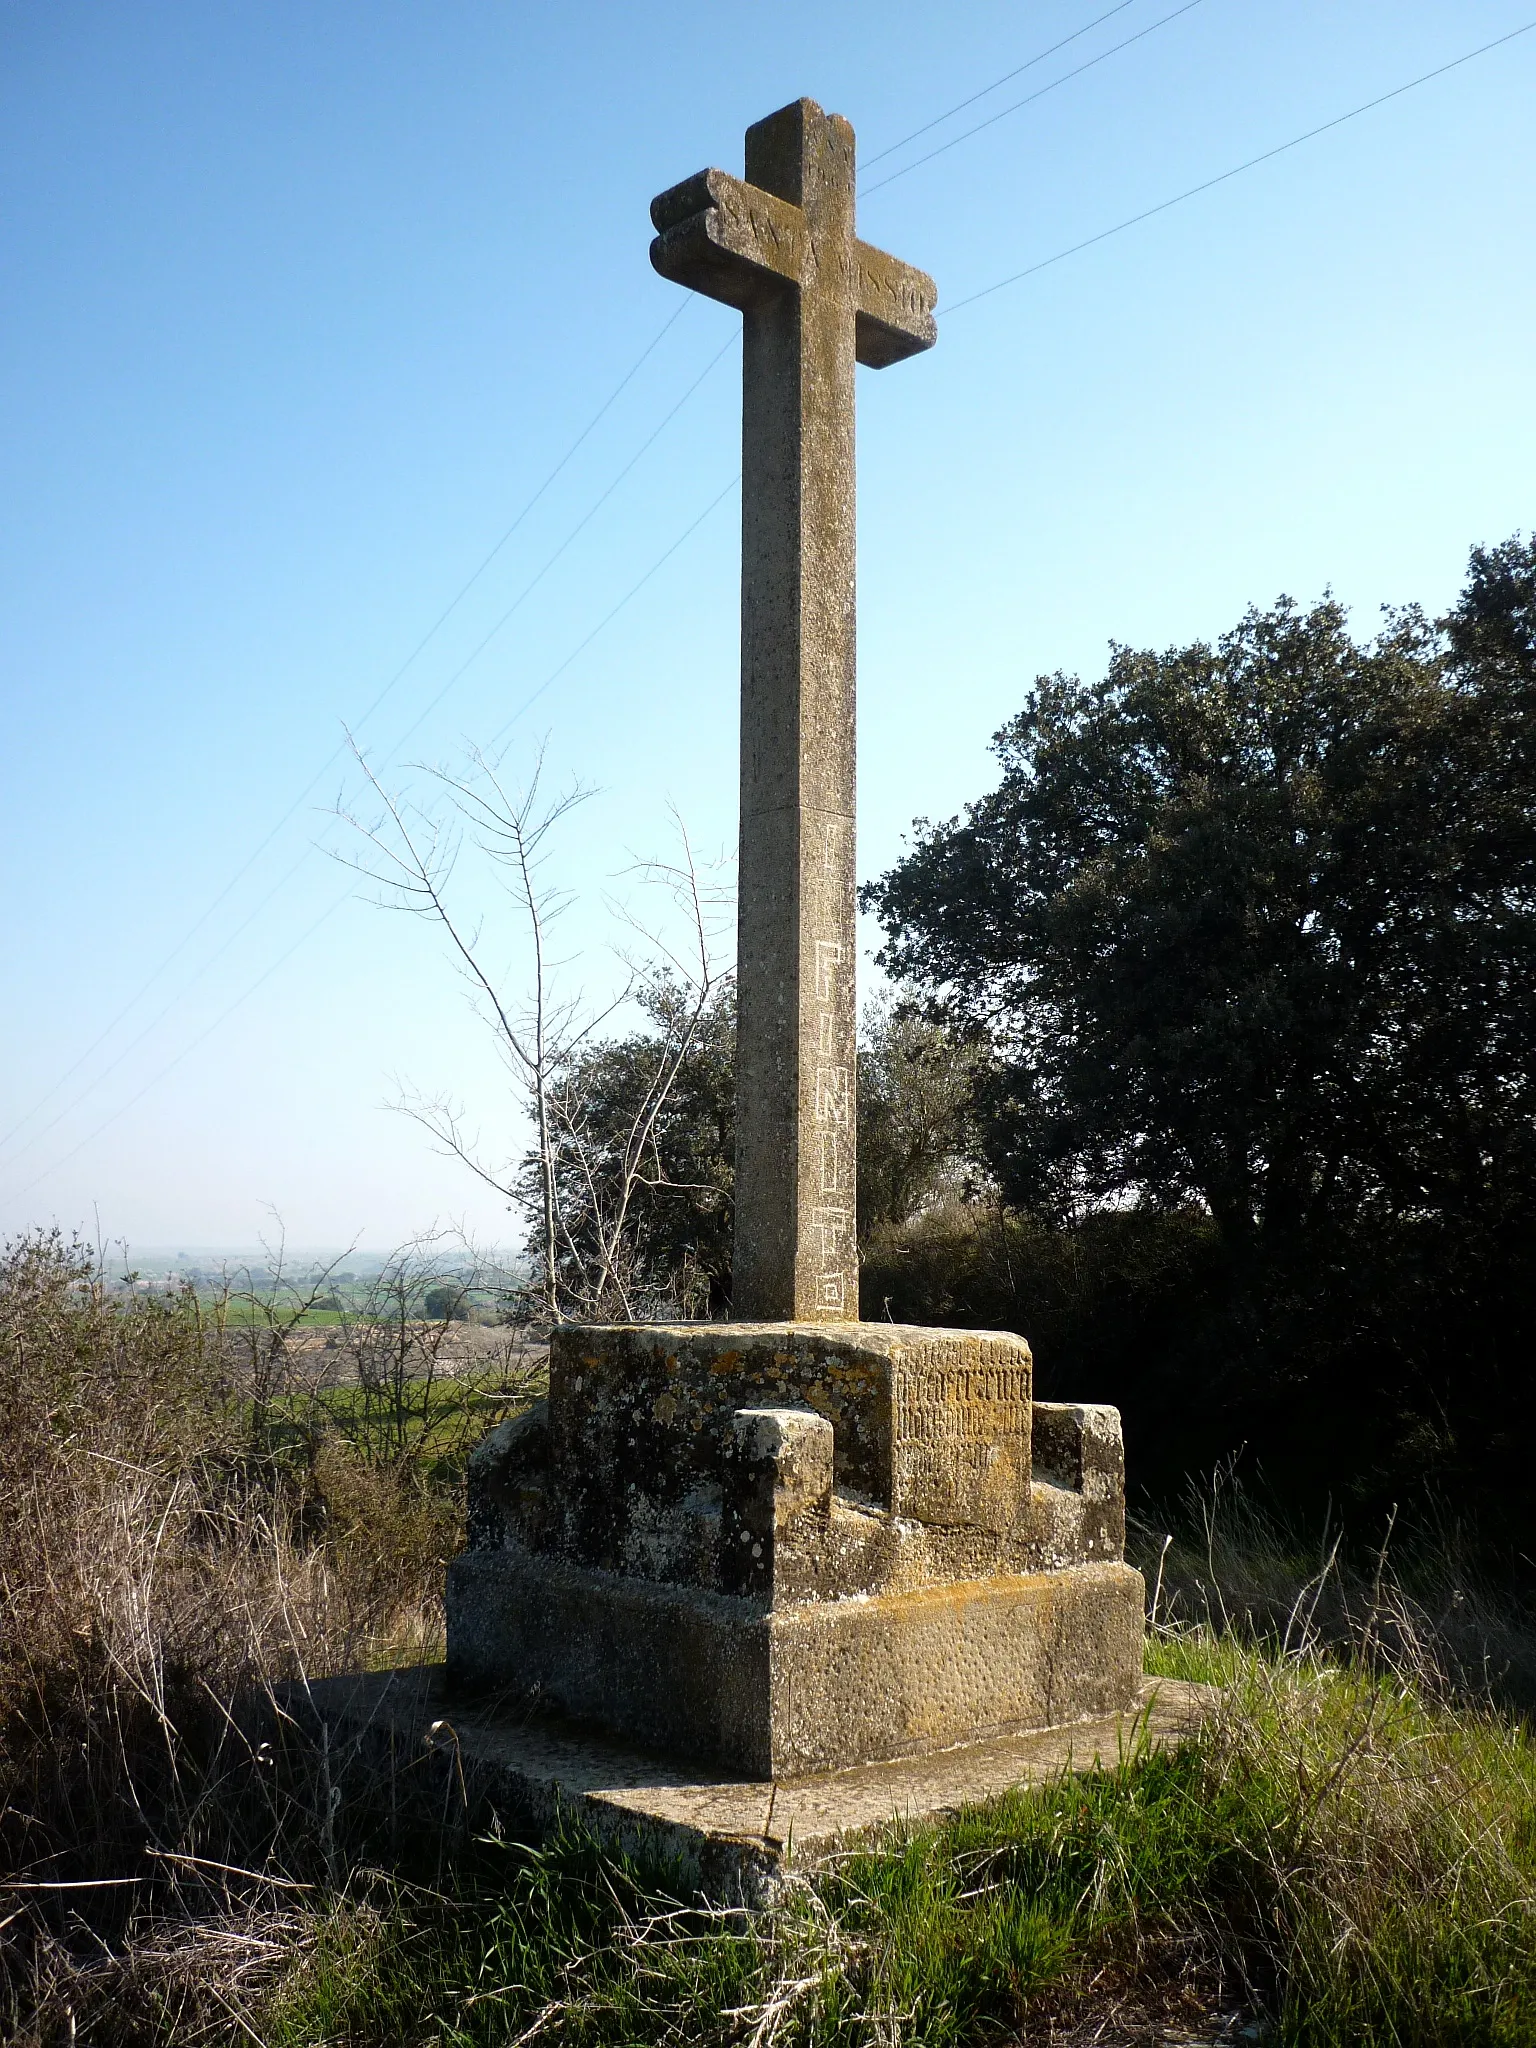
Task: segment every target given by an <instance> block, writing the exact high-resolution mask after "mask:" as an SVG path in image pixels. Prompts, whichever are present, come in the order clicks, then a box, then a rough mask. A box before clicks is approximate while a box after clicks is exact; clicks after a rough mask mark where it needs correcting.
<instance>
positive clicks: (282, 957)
mask: <svg viewBox="0 0 1536 2048" xmlns="http://www.w3.org/2000/svg"><path fill="white" fill-rule="evenodd" d="M351 895H352V891H351V890H350V889H348V890H347V892H346V894H345V895H344V896H338V897H337V898H336V900H335V902H334V903H331V904H329V905H328V906H327V907H326V908H325V909H324V910H322V911H321V913H320V915H319V916H318V917H317V918H316V919H315V921H314V923H313V924H311V925H309V926H307V927H306V929H305V930H304V931H302V932H300V934H299V936H298V937H297V938H296V939H295V940H294V941H293V943H292V944H291V945H290V946H289V947H287V949H286V950H285V951H284V952H282V953H280V954H279V955H278V956H277V958H276V959H275V960H274V961H273V962H272V964H271V965H270V966H269V967H264V968H263V969H262V971H261V973H260V974H258V975H257V977H256V979H255V980H254V981H253V982H252V983H251V984H250V986H249V987H248V988H246V989H244V990H242V992H241V993H240V994H239V995H238V996H236V997H235V1000H234V1001H233V1002H232V1003H230V1004H228V1005H227V1007H226V1008H224V1009H222V1010H221V1011H220V1012H219V1014H218V1016H217V1017H215V1018H214V1020H213V1022H212V1023H211V1024H208V1025H206V1026H205V1027H204V1029H203V1030H201V1031H200V1032H199V1033H198V1034H197V1036H196V1038H194V1039H193V1040H192V1042H191V1044H190V1045H184V1046H183V1047H182V1049H181V1051H180V1052H179V1053H177V1055H176V1057H175V1058H174V1059H173V1060H171V1061H170V1062H169V1063H168V1064H167V1065H165V1066H163V1067H162V1068H161V1069H160V1071H159V1073H158V1074H152V1075H151V1076H150V1078H149V1080H147V1081H146V1082H145V1083H144V1085H143V1087H142V1088H140V1089H139V1091H138V1093H137V1094H135V1095H130V1096H129V1098H128V1100H127V1101H126V1102H124V1103H122V1104H120V1105H119V1107H118V1108H116V1109H114V1110H113V1111H112V1114H111V1115H110V1116H108V1117H104V1118H103V1119H102V1121H101V1122H100V1123H99V1124H98V1125H97V1126H96V1128H95V1130H93V1131H90V1132H88V1133H87V1134H86V1136H85V1137H83V1138H82V1139H81V1140H80V1142H79V1143H78V1144H77V1145H72V1146H71V1147H70V1149H69V1151H67V1152H66V1153H65V1154H64V1155H63V1157H62V1158H60V1159H55V1160H54V1161H53V1162H52V1164H51V1165H48V1166H45V1167H44V1168H43V1170H42V1172H41V1173H40V1174H38V1175H37V1176H36V1177H35V1178H34V1179H32V1180H29V1181H28V1182H27V1184H26V1186H25V1187H22V1188H18V1189H17V1190H16V1193H15V1194H14V1195H13V1196H12V1197H11V1199H12V1200H13V1201H20V1200H21V1198H22V1196H23V1195H30V1194H31V1192H32V1190H33V1189H34V1188H35V1187H40V1186H41V1185H42V1183H43V1182H44V1181H45V1180H47V1179H48V1177H49V1176H50V1174H54V1173H57V1172H58V1170H59V1168H60V1167H61V1166H67V1165H68V1164H69V1162H70V1160H71V1159H73V1158H74V1157H75V1156H76V1154H77V1153H80V1152H83V1151H84V1150H85V1148H86V1146H87V1145H93V1144H94V1143H95V1142H96V1140H97V1139H98V1138H99V1137H100V1136H101V1134H102V1132H103V1131H106V1130H110V1129H111V1127H112V1125H113V1124H115V1123H116V1122H117V1120H118V1118H119V1117H124V1116H126V1115H127V1114H128V1112H129V1110H130V1109H132V1108H133V1107H134V1105H135V1104H136V1103H140V1102H142V1101H143V1100H144V1097H145V1096H146V1095H147V1094H148V1093H149V1091H150V1090H151V1089H152V1088H158V1087H159V1085H160V1083H161V1082H162V1081H164V1080H165V1079H166V1078H167V1077H168V1076H169V1075H171V1074H173V1073H174V1072H175V1071H176V1069H177V1068H178V1067H179V1066H180V1065H181V1063H182V1061H183V1060H184V1059H186V1058H188V1057H189V1056H190V1055H191V1054H192V1053H194V1052H196V1051H197V1048H198V1047H199V1046H200V1045H201V1044H202V1043H203V1041H204V1040H205V1039H207V1038H211V1037H212V1036H213V1034H214V1032H215V1031H217V1030H218V1028H219V1026H220V1025H221V1024H223V1023H224V1022H225V1021H226V1019H228V1018H230V1017H232V1016H233V1015H234V1014H235V1012H236V1010H238V1009H239V1008H240V1006H241V1004H242V1003H246V1002H249V1000H250V998H251V997H252V996H253V995H255V993H256V991H257V990H258V989H259V988H260V987H261V986H262V985H263V983H264V982H268V981H270V980H271V979H272V976H273V975H274V974H276V972H277V970H278V969H279V968H280V967H281V966H283V965H284V963H285V962H286V961H288V960H291V959H292V957H293V955H294V954H295V953H297V951H298V950H299V948H300V946H302V945H304V944H305V943H306V941H307V940H309V939H312V938H313V937H314V935H315V933H316V932H317V931H319V929H320V927H321V925H323V924H324V923H325V922H326V920H327V919H328V918H332V917H334V916H335V915H336V913H337V911H338V910H340V908H341V906H342V905H343V904H344V903H346V902H348V901H350V899H351Z"/></svg>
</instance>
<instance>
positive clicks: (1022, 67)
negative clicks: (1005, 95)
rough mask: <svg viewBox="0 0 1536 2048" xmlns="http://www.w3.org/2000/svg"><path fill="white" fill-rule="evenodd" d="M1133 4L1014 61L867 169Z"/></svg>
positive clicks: (868, 162) (1123, 2)
mask: <svg viewBox="0 0 1536 2048" xmlns="http://www.w3.org/2000/svg"><path fill="white" fill-rule="evenodd" d="M1134 4H1135V0H1118V5H1116V6H1114V7H1111V8H1110V9H1109V10H1108V12H1107V13H1104V14H1097V15H1095V16H1094V18H1093V20H1092V21H1088V22H1084V24H1083V26H1082V27H1081V28H1075V29H1074V30H1073V31H1072V33H1071V35H1069V36H1063V37H1062V39H1061V41H1060V42H1059V43H1052V44H1051V46H1050V48H1049V49H1048V50H1039V51H1037V52H1036V54H1035V55H1034V56H1033V57H1026V58H1025V60H1024V62H1023V63H1022V64H1015V66H1014V67H1013V69H1012V70H1011V71H1005V72H1004V73H1003V75H1002V77H1001V78H994V79H993V81H992V83H991V84H990V85H984V86H983V87H982V88H981V90H980V92H973V93H972V94H971V95H970V96H969V97H968V98H967V99H963V100H956V102H955V104H954V105H953V106H952V107H949V108H946V110H945V111H944V112H943V113H942V114H935V115H934V117H933V119H932V120H931V121H925V122H924V123H923V125H922V127H921V128H914V129H913V130H912V133H911V134H910V135H903V136H902V138H901V140H900V142H891V143H888V144H887V145H886V147H885V148H884V149H877V150H876V151H875V153H874V155H873V156H867V157H866V158H865V159H864V168H865V169H866V170H868V169H870V167H871V166H872V165H874V164H880V163H884V162H885V159H886V158H887V157H888V156H894V155H895V154H896V152H897V150H898V149H905V148H906V146H907V144H908V143H909V142H916V141H917V139H918V137H919V136H920V135H927V134H929V133H930V132H931V131H932V130H933V129H935V128H942V127H943V126H944V123H945V122H946V121H952V120H953V119H954V118H955V116H956V114H963V113H964V112H965V110H966V108H967V107H974V106H975V104H976V102H977V101H978V100H984V99H986V98H987V96H988V94H989V93H994V92H1000V91H1001V90H1002V88H1003V87H1004V86H1005V85H1008V84H1011V83H1012V81H1013V80H1014V79H1015V78H1019V77H1021V76H1022V75H1023V73H1024V72H1026V71H1033V70H1034V68H1035V66H1036V65H1037V64H1043V63H1044V62H1045V60H1046V58H1047V57H1054V56H1055V54H1056V52H1057V51H1058V50H1064V49H1065V48H1066V47H1067V45H1068V43H1075V42H1079V41H1080V40H1081V39H1082V37H1084V36H1086V35H1088V34H1089V33H1090V32H1091V31H1092V30H1094V29H1096V28H1099V27H1101V26H1102V25H1103V23H1105V22H1106V21H1108V20H1109V19H1110V16H1111V15H1115V14H1124V12H1125V10H1126V9H1127V7H1130V6H1133V5H1134Z"/></svg>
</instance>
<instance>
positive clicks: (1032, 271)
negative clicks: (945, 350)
mask: <svg viewBox="0 0 1536 2048" xmlns="http://www.w3.org/2000/svg"><path fill="white" fill-rule="evenodd" d="M1532 29H1536V21H1528V22H1525V23H1524V24H1523V25H1522V26H1521V27H1520V28H1512V29H1511V30H1510V31H1509V33H1508V35H1503V36H1495V37H1494V39H1493V41H1492V42H1491V43H1482V44H1480V45H1479V46H1478V48H1477V49H1475V50H1468V51H1467V52H1466V54H1465V56H1461V57H1453V58H1452V59H1451V60H1450V62H1449V63H1448V64H1437V65H1436V66H1435V68H1434V70H1433V71H1423V72H1420V74H1419V76H1418V77H1417V78H1410V79H1409V80H1408V82H1407V84H1406V85H1395V86H1393V88H1392V90H1391V91H1390V92H1384V93H1379V94H1378V95H1377V97H1376V98H1375V99H1373V100H1366V101H1365V102H1364V103H1363V104H1362V105H1361V106H1358V107H1351V108H1350V110H1349V112H1348V113H1347V114H1336V115H1335V116H1334V118H1333V119H1332V120H1331V121H1322V122H1319V124H1318V126H1317V127H1315V128H1308V129H1307V130H1306V131H1305V132H1304V133H1303V134H1301V135H1293V136H1292V137H1291V139H1290V141H1289V142H1279V143H1276V145H1275V147H1274V148H1273V149H1266V150H1265V151H1263V153H1262V154H1261V155H1259V156H1251V157H1249V158H1248V160H1247V162H1246V163H1241V164H1234V165H1233V166H1232V168H1231V170H1229V171H1222V172H1220V173H1218V175H1217V176H1216V177H1214V178H1205V179H1202V181H1201V182H1200V183H1199V184H1198V185H1191V186H1189V187H1188V188H1187V189H1186V190H1185V191H1183V192H1176V193H1175V194H1174V195H1173V197H1172V198H1171V199H1162V200H1159V201H1158V203H1157V205H1156V206H1148V207H1146V208H1145V209H1144V210H1143V211H1142V212H1140V213H1133V214H1132V215H1131V216H1130V217H1129V219H1127V220H1121V221H1116V223H1115V225H1114V226H1113V227H1112V228H1101V229H1100V231H1099V232H1098V234H1096V235H1089V236H1088V237H1087V238H1086V240H1084V241H1081V242H1074V243H1073V244H1072V246H1071V247H1070V248H1069V249H1058V250H1057V251H1056V254H1055V255H1054V256H1044V257H1042V258H1041V259H1040V261H1039V262H1038V263H1031V264H1030V265H1029V266H1028V267H1027V268H1026V269H1024V270H1016V271H1014V273H1013V275H1012V276H1011V277H1000V278H999V279H998V281H997V283H996V284H989V285H984V286H983V287H982V289H981V290H980V291H979V292H972V293H971V294H970V296H969V297H968V298H964V299H957V300H956V301H955V303H954V305H952V306H943V307H941V308H940V309H939V310H940V311H941V312H942V313H943V314H944V315H945V316H946V317H948V316H949V315H950V314H952V313H958V312H960V311H961V309H962V308H963V307H966V306H974V305H975V304H976V302H977V301H978V300H979V299H989V298H991V296H992V294H993V293H994V292H1000V291H1004V290H1006V288H1007V287H1008V286H1009V285H1011V284H1020V283H1022V282H1023V280H1024V279H1025V278H1026V277H1035V276H1037V275H1038V273H1039V272H1040V271H1042V270H1049V269H1050V268H1051V266H1052V264H1055V263H1065V261H1066V260H1067V258H1068V257H1069V256H1076V255H1078V254H1080V253H1081V251H1082V250H1084V249H1092V248H1093V247H1094V246H1095V245H1096V244H1097V243H1099V242H1107V241H1108V240H1109V238H1110V236H1111V235H1120V234H1124V232H1125V230H1126V229H1127V228H1134V227H1138V226H1139V225H1140V224H1141V222H1142V221H1144V220H1151V219H1152V217H1153V216H1154V214H1159V213H1166V212H1167V211H1168V209H1169V207H1171V206H1182V205H1183V203H1184V201H1185V200H1186V199H1194V198H1195V197H1197V195H1198V194H1200V193H1201V192H1209V191H1211V190H1212V189H1213V188H1214V187H1215V186H1217V185H1224V184H1226V182H1227V180H1228V179H1229V178H1238V177H1241V176H1242V174H1243V172H1244V171H1251V170H1254V169H1255V168H1256V167H1257V166H1258V165H1259V164H1267V163H1269V162H1271V161H1272V160H1273V159H1274V158H1275V157H1277V156H1284V155H1285V153H1286V151H1287V150H1289V149H1299V148H1300V146H1301V144H1302V143H1304V142H1311V141H1312V140H1313V138H1314V137H1315V136H1318V135H1326V134H1327V133H1328V131H1329V130H1330V129H1331V128H1342V127H1343V125H1344V123H1345V122H1346V121H1354V120H1357V119H1358V118H1359V116H1360V115H1361V114H1369V113H1371V112H1372V111H1373V109H1375V108H1376V107H1384V106H1385V105H1386V104H1387V102H1388V101H1389V100H1396V99H1401V98H1402V96H1403V94H1404V93H1405V92H1412V91H1413V90H1414V89H1415V88H1416V87H1417V86H1421V85H1428V84H1429V82H1430V80H1431V79H1434V78H1444V76H1445V75H1446V73H1447V72H1448V71H1459V70H1460V68H1461V67H1462V65H1463V64H1470V63H1471V62H1472V61H1473V59H1474V58H1477V57H1486V56H1487V54H1488V52H1489V51H1490V50H1498V49H1502V48H1503V46H1504V45H1505V44H1506V43H1512V42H1514V41H1515V39H1516V37H1517V36H1528V35H1529V34H1530V33H1531V31H1532Z"/></svg>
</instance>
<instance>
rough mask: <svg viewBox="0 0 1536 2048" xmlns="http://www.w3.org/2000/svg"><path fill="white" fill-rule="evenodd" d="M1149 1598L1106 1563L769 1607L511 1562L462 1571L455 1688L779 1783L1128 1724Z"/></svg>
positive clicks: (469, 1564) (499, 1558) (509, 1553)
mask: <svg viewBox="0 0 1536 2048" xmlns="http://www.w3.org/2000/svg"><path fill="white" fill-rule="evenodd" d="M1143 1598H1144V1589H1143V1584H1142V1579H1141V1575H1140V1573H1139V1572H1136V1571H1133V1570H1132V1569H1131V1568H1130V1567H1129V1566H1128V1565H1125V1564H1120V1563H1115V1562H1106V1563H1100V1564H1081V1565H1076V1566H1072V1567H1069V1568H1068V1569H1066V1570H1061V1571H1053V1572H1034V1573H1029V1574H1020V1575H1011V1576H1006V1577H994V1578H988V1579H977V1580H969V1581H960V1582H957V1583H952V1584H948V1585H941V1586H924V1587H921V1588H918V1589H916V1590H913V1591H909V1592H905V1593H895V1594H884V1595H875V1596H866V1597H862V1598H859V1597H854V1598H845V1599H840V1600H827V1601H806V1602H803V1603H798V1604H795V1605H792V1606H785V1607H774V1608H765V1607H764V1606H763V1605H762V1604H761V1603H760V1602H755V1601H753V1600H750V1599H746V1598H736V1597H732V1596H730V1595H728V1594H722V1593H716V1592H710V1591H707V1590H704V1589H702V1588H698V1587H687V1586H676V1585H666V1584H659V1583H655V1582H647V1581H645V1580H641V1579H636V1578H632V1577H628V1576H625V1575H622V1574H619V1573H616V1572H607V1571H600V1570H594V1569H592V1568H590V1567H586V1566H581V1565H575V1564H571V1563H569V1562H567V1561H564V1560H560V1559H555V1558H551V1557H549V1556H547V1555H545V1556H540V1555H537V1554H533V1553H530V1552H527V1551H524V1550H521V1549H519V1548H517V1547H515V1546H508V1547H506V1548H503V1549H500V1550H495V1551H470V1552H468V1553H467V1554H466V1555H464V1556H463V1557H459V1558H456V1559H455V1560H454V1562H453V1563H452V1565H451V1566H450V1567H449V1572H448V1640H449V1644H450V1663H449V1676H450V1678H451V1679H452V1681H453V1682H454V1683H455V1684H456V1685H458V1686H460V1687H469V1688H473V1687H477V1686H478V1687H481V1688H495V1689H496V1690H497V1692H498V1693H499V1696H500V1697H501V1698H502V1699H503V1700H504V1701H506V1702H507V1703H508V1704H509V1705H512V1704H516V1705H517V1706H520V1707H522V1708H523V1709H524V1710H527V1709H535V1710H551V1711H555V1712H558V1713H560V1714H563V1715H567V1716H570V1717H572V1718H573V1719H576V1720H580V1721H583V1722H586V1723H588V1724H589V1725H591V1726H593V1727H596V1728H600V1729H606V1730H608V1731H609V1732H611V1733H616V1734H622V1735H624V1736H626V1737H628V1738H629V1739H630V1740H632V1741H635V1742H637V1743H640V1744H642V1745H644V1746H647V1747H651V1748H656V1749H659V1750H663V1751H674V1752H676V1753H678V1754H681V1755H687V1756H695V1757H708V1758H714V1759H717V1760H719V1761H720V1762H722V1763H725V1764H728V1765H730V1766H732V1767H734V1768H735V1769H737V1770H739V1771H741V1772H743V1773H745V1774H747V1775H749V1776H755V1777H759V1778H763V1779H772V1778H775V1777H786V1776H792V1775H796V1774H799V1773H804V1772H808V1771H823V1770H835V1769H838V1768H840V1767H842V1766H845V1765H849V1764H854V1763H862V1762H869V1761H871V1760H874V1759H881V1758H889V1757H900V1756H909V1755H913V1754H915V1753H917V1752H920V1751H924V1750H934V1749H945V1748H948V1747H950V1746H951V1745H953V1744H955V1743H960V1742H975V1741H978V1740H982V1739H986V1738H988V1737H992V1736H998V1735H1005V1734H1012V1733H1017V1732H1020V1731H1023V1730H1027V1729H1034V1728H1045V1727H1049V1726H1053V1725H1056V1724H1059V1723H1069V1722H1075V1721H1081V1720H1083V1719H1085V1718H1086V1717H1088V1716H1093V1715H1104V1714H1109V1713H1114V1712H1117V1711H1119V1710H1123V1709H1125V1708H1126V1707H1128V1706H1130V1704H1131V1703H1132V1702H1133V1701H1134V1699H1135V1698H1136V1695H1137V1687H1138V1685H1139V1682H1140V1678H1141V1658H1142V1632H1143V1631H1142V1613H1143Z"/></svg>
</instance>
